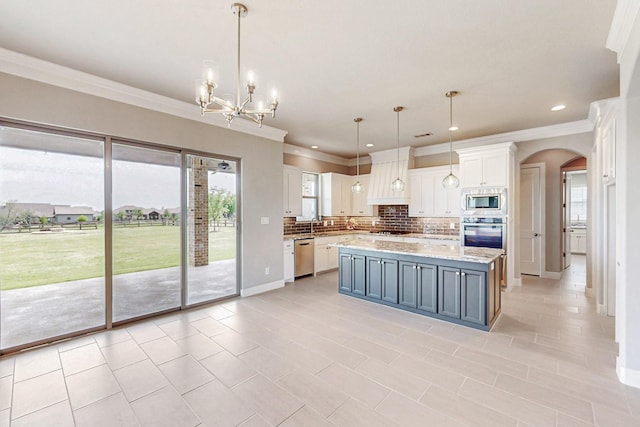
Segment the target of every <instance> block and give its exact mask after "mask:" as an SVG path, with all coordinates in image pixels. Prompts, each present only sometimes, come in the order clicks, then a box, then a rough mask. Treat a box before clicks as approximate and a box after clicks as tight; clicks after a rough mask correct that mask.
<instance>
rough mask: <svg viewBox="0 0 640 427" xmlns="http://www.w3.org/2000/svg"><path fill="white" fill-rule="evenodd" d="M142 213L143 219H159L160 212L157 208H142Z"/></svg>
mask: <svg viewBox="0 0 640 427" xmlns="http://www.w3.org/2000/svg"><path fill="white" fill-rule="evenodd" d="M142 214H143V215H144V219H150V220H153V221H155V220H158V219H160V216H161V215H162V213H161V212H160V211H159V210H158V209H154V208H151V209H142Z"/></svg>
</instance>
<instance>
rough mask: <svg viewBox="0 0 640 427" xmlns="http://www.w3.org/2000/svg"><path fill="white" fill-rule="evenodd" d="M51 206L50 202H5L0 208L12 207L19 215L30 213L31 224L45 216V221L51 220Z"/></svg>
mask: <svg viewBox="0 0 640 427" xmlns="http://www.w3.org/2000/svg"><path fill="white" fill-rule="evenodd" d="M53 208H54V206H53V205H52V204H51V203H22V202H7V203H6V204H5V205H4V206H0V209H14V210H15V213H17V214H18V216H20V217H22V216H23V215H24V214H27V213H28V214H30V219H31V223H32V224H37V223H39V222H40V218H42V217H45V218H46V219H47V222H52V221H53V216H54V214H53Z"/></svg>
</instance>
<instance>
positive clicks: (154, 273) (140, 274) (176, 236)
mask: <svg viewBox="0 0 640 427" xmlns="http://www.w3.org/2000/svg"><path fill="white" fill-rule="evenodd" d="M112 158H113V160H112V182H113V190H112V194H113V195H112V209H113V219H112V223H113V234H112V236H113V237H112V239H113V251H112V253H113V322H121V321H124V320H128V319H133V318H137V317H141V316H146V315H149V314H152V313H158V312H162V311H166V310H170V309H175V308H178V307H180V306H181V273H180V259H181V258H180V213H181V210H180V182H181V180H180V153H179V152H177V151H175V152H172V151H164V150H159V149H155V148H148V147H141V146H134V145H127V144H121V143H113V144H112Z"/></svg>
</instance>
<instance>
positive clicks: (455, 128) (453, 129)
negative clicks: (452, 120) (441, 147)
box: [449, 126, 460, 132]
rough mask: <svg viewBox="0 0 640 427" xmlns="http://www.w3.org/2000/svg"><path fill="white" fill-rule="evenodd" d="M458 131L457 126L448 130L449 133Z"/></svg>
mask: <svg viewBox="0 0 640 427" xmlns="http://www.w3.org/2000/svg"><path fill="white" fill-rule="evenodd" d="M458 129H460V128H459V127H458V126H451V127H450V128H449V130H450V131H451V132H455V131H457V130H458Z"/></svg>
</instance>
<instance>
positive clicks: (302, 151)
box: [283, 143, 355, 166]
mask: <svg viewBox="0 0 640 427" xmlns="http://www.w3.org/2000/svg"><path fill="white" fill-rule="evenodd" d="M283 151H284V153H285V154H292V155H294V156H300V157H306V158H308V159H313V160H320V161H322V162H329V163H334V164H336V165H341V166H351V165H349V159H346V158H344V157H340V156H336V155H333V154H327V153H323V152H322V151H317V150H310V149H308V148H305V147H299V146H297V145H291V144H287V143H285V144H284V148H283ZM354 162H355V160H354ZM354 164H355V163H354Z"/></svg>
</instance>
